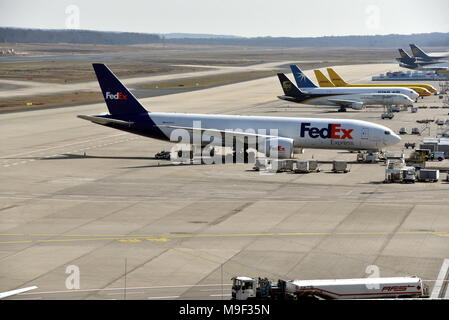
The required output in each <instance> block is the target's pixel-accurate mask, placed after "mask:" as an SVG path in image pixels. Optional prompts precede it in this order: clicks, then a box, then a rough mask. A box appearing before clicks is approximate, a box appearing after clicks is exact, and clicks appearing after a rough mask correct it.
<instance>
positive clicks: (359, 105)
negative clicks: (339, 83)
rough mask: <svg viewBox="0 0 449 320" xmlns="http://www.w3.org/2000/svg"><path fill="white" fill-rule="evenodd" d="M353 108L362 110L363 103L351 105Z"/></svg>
mask: <svg viewBox="0 0 449 320" xmlns="http://www.w3.org/2000/svg"><path fill="white" fill-rule="evenodd" d="M351 108H352V109H354V110H362V109H363V102H353V103H351Z"/></svg>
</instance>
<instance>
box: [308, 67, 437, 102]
mask: <svg viewBox="0 0 449 320" xmlns="http://www.w3.org/2000/svg"><path fill="white" fill-rule="evenodd" d="M313 72H314V73H315V76H316V79H317V80H318V84H319V85H320V87H333V86H334V87H352V88H358V87H370V88H391V87H401V88H409V89H412V90H413V91H416V93H418V94H419V95H420V96H421V97H427V96H430V95H432V92H436V91H437V90H436V89H435V88H434V87H432V86H431V85H428V84H420V83H416V84H415V83H414V84H411V83H395V84H390V83H363V84H359V83H357V84H353V83H347V82H346V81H344V80H343V79H342V78H341V77H340V76H339V75H338V74H337V73H336V72H335V71H334V69H332V68H327V73H328V74H329V77H330V78H331V79H332V81H329V79H328V78H327V77H326V76H325V75H324V74H323V73H322V72H321V71H320V70H313ZM429 90H432V92H431V91H429Z"/></svg>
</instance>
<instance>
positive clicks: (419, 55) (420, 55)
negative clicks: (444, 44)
mask: <svg viewBox="0 0 449 320" xmlns="http://www.w3.org/2000/svg"><path fill="white" fill-rule="evenodd" d="M410 49H412V54H413V56H414V57H415V58H416V59H417V60H418V61H429V62H433V61H435V62H436V63H439V62H444V61H439V60H440V59H447V58H449V54H440V55H436V54H427V53H425V52H424V50H422V49H421V48H420V47H418V46H417V45H416V44H413V43H411V44H410Z"/></svg>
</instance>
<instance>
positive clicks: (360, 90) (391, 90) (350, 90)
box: [299, 87, 419, 100]
mask: <svg viewBox="0 0 449 320" xmlns="http://www.w3.org/2000/svg"><path fill="white" fill-rule="evenodd" d="M299 89H300V90H301V91H303V92H304V93H310V94H326V95H327V94H335V95H341V94H348V95H354V94H368V93H377V94H387V95H392V94H403V95H406V96H407V97H409V98H410V99H412V100H414V99H416V98H418V97H419V94H418V93H417V92H416V91H415V90H412V89H409V88H403V87H388V88H387V87H333V88H323V87H315V88H299Z"/></svg>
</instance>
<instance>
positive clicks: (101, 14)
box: [0, 0, 449, 38]
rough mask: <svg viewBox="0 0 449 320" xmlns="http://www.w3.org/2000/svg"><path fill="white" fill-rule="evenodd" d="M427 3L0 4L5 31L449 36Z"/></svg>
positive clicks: (440, 14) (442, 8) (433, 0)
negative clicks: (428, 11)
mask: <svg viewBox="0 0 449 320" xmlns="http://www.w3.org/2000/svg"><path fill="white" fill-rule="evenodd" d="M421 5H422V2H420V1H417V0H397V1H394V2H388V1H386V0H345V1H344V2H335V1H328V0H317V1H315V2H313V3H311V2H305V1H304V0H280V1H278V2H276V3H274V2H263V3H260V2H259V1H256V0H248V1H245V2H241V1H238V0H229V1H227V2H226V3H222V2H220V1H218V0H192V1H189V2H185V1H182V0H167V1H164V2H139V1H136V0H129V1H128V2H127V3H126V7H125V8H123V4H122V2H120V1H118V0H110V1H108V2H105V1H96V2H91V1H88V0H73V1H72V0H61V1H58V2H51V1H46V0H36V1H33V2H29V1H26V0H3V1H2V2H1V3H0V26H2V27H12V28H25V29H57V30H62V29H81V30H92V31H105V32H136V33H149V34H170V33H185V34H214V35H232V36H237V37H243V38H254V37H291V38H303V37H307V38H308V37H333V36H352V35H360V36H369V35H389V34H399V35H411V34H420V33H433V32H442V33H446V32H449V19H447V18H446V17H445V13H446V12H448V11H449V10H448V9H449V2H447V1H445V0H429V1H427V2H426V7H427V8H429V10H430V11H431V14H428V15H423V14H422V12H420V11H419V10H416V7H420V6H421ZM114 8H121V9H120V10H115V9H114ZM255 8H256V9H255ZM434 9H438V10H434ZM217 13H219V14H217ZM286 13H287V14H286ZM398 15H400V16H398ZM404 17H406V19H404ZM342 22H344V23H342ZM116 30H120V31H116ZM205 30H207V32H205ZM354 30H357V34H354ZM180 31H182V32H180Z"/></svg>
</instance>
